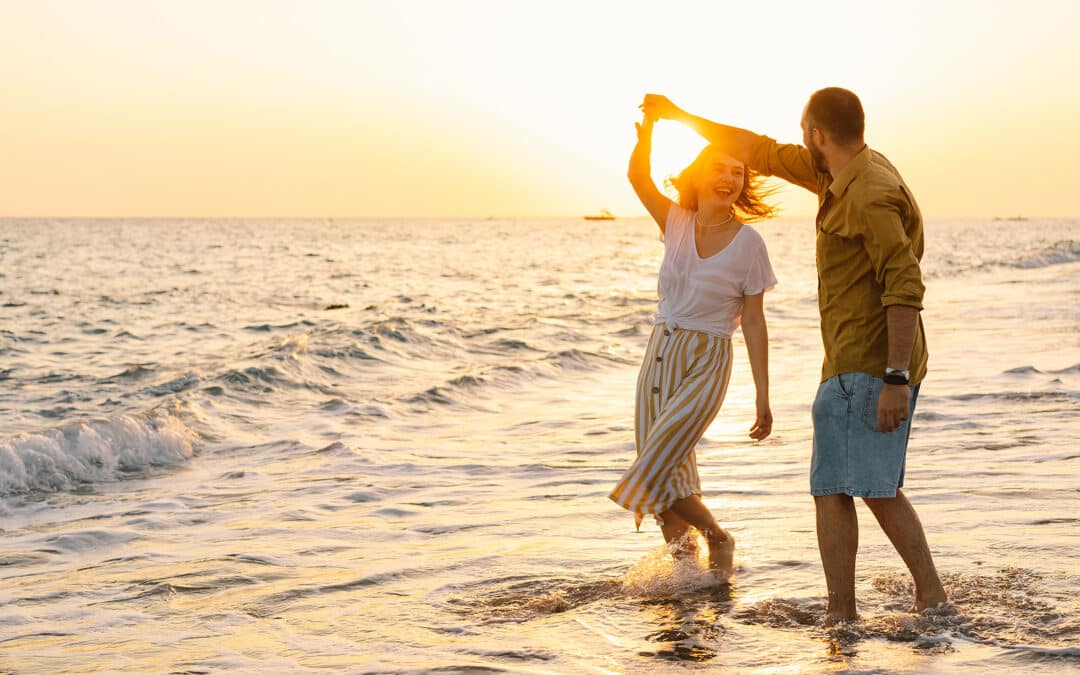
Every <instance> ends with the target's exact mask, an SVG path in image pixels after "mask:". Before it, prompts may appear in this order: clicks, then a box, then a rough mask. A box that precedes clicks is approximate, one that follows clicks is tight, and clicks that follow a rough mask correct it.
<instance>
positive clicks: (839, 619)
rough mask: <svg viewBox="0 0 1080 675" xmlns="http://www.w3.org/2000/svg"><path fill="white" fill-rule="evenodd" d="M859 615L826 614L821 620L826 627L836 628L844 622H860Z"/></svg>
mask: <svg viewBox="0 0 1080 675" xmlns="http://www.w3.org/2000/svg"><path fill="white" fill-rule="evenodd" d="M858 620H859V615H858V613H856V612H852V613H848V612H826V613H825V618H824V619H822V620H821V622H822V623H823V624H825V625H826V626H835V625H836V624H838V623H843V622H844V621H858Z"/></svg>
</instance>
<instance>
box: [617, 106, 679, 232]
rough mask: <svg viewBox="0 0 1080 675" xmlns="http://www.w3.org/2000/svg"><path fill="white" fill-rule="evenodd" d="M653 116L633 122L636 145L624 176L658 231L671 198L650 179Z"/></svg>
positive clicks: (665, 221)
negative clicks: (638, 122) (635, 130)
mask: <svg viewBox="0 0 1080 675" xmlns="http://www.w3.org/2000/svg"><path fill="white" fill-rule="evenodd" d="M655 121H656V120H654V119H653V118H651V117H649V116H647V115H646V116H645V119H643V120H642V121H641V124H635V125H634V126H635V127H636V128H637V137H638V140H637V145H635V146H634V151H633V152H632V153H630V168H629V169H628V170H627V173H626V177H627V178H629V179H630V185H632V186H634V192H636V193H637V196H638V199H640V200H641V203H642V204H644V205H645V208H646V210H648V212H649V215H651V216H652V217H653V220H655V221H656V224H657V225H658V226H659V227H660V231H661V232H663V231H664V224H665V223H667V216H668V210H669V209H670V208H671V200H670V199H668V198H667V197H665V196H664V194H663V193H662V192H660V190H659V188H657V187H656V183H654V182H653V179H652V163H651V161H650V158H649V156H650V155H651V154H652V130H653V122H655Z"/></svg>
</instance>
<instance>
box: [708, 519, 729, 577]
mask: <svg viewBox="0 0 1080 675" xmlns="http://www.w3.org/2000/svg"><path fill="white" fill-rule="evenodd" d="M706 540H707V541H708V542H709V569H711V570H712V573H713V574H714V575H716V578H717V579H718V580H720V581H721V582H728V581H730V580H731V577H733V576H734V575H735V537H732V536H731V533H730V532H728V531H726V530H720V532H719V533H716V534H713V533H709V535H708V536H707V537H706Z"/></svg>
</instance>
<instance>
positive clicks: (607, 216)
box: [585, 209, 615, 220]
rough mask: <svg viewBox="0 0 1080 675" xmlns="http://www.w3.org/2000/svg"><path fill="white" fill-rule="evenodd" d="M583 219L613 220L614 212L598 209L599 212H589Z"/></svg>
mask: <svg viewBox="0 0 1080 675" xmlns="http://www.w3.org/2000/svg"><path fill="white" fill-rule="evenodd" d="M585 220H615V214H614V213H612V212H611V211H608V210H607V209H600V213H590V214H587V215H586V216H585Z"/></svg>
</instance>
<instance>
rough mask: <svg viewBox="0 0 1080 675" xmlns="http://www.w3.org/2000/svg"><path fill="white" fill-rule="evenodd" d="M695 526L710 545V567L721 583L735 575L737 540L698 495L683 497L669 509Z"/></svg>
mask: <svg viewBox="0 0 1080 675" xmlns="http://www.w3.org/2000/svg"><path fill="white" fill-rule="evenodd" d="M668 510H669V511H672V512H674V513H675V515H677V516H679V517H680V518H682V519H683V520H684V521H686V522H687V523H689V524H691V525H693V526H694V527H696V528H697V529H698V530H700V531H701V534H703V535H705V541H706V542H707V543H708V544H709V567H710V568H712V570H713V572H715V573H716V576H717V577H718V578H719V579H720V580H721V581H727V580H728V579H730V578H731V575H732V574H734V573H735V538H734V537H732V536H731V533H729V532H728V531H727V530H725V529H723V528H722V527H720V524H719V523H717V522H716V519H715V518H713V514H712V512H711V511H709V509H708V507H707V506H705V504H704V503H703V502H702V501H701V498H700V497H698V496H697V495H690V496H689V497H683V498H682V499H680V500H678V501H676V502H675V503H674V504H672V505H671V507H670V508H669V509H668Z"/></svg>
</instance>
